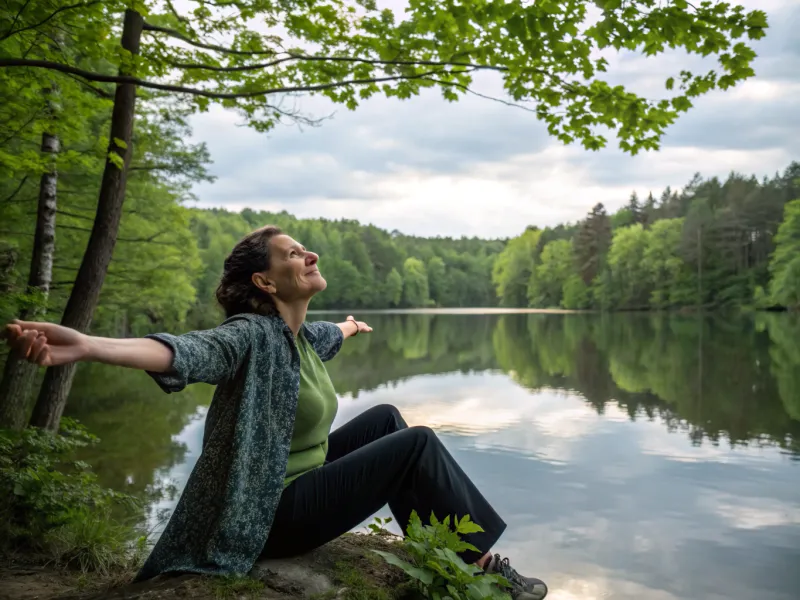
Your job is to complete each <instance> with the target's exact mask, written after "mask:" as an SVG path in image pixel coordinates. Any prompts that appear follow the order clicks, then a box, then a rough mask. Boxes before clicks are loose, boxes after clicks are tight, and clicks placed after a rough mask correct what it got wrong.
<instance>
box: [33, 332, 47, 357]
mask: <svg viewBox="0 0 800 600" xmlns="http://www.w3.org/2000/svg"><path fill="white" fill-rule="evenodd" d="M46 346H47V337H45V335H44V334H41V335H39V336H38V337H37V338H36V340H35V341H34V342H33V344H32V345H31V351H30V354H29V355H28V360H29V361H31V362H35V363H38V362H39V357H40V356H41V354H42V351H43V350H44V349H45V347H46Z"/></svg>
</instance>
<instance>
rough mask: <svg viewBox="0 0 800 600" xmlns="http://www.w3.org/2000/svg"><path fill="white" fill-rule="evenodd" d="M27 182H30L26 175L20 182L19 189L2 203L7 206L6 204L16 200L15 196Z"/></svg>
mask: <svg viewBox="0 0 800 600" xmlns="http://www.w3.org/2000/svg"><path fill="white" fill-rule="evenodd" d="M26 181H28V176H27V175H25V177H23V178H22V181H20V182H19V185H18V186H17V188H16V189H15V190H14V191H13V192H11V195H10V196H8V197H7V198H6V199H5V200H3V201H2V202H3V204H5V203H6V202H11V201H12V200H13V199H14V196H16V195H17V194H19V191H20V190H21V189H22V186H23V185H25V182H26Z"/></svg>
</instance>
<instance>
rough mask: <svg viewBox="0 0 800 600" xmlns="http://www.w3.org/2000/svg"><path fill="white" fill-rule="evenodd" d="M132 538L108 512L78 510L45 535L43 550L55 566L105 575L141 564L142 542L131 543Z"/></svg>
mask: <svg viewBox="0 0 800 600" xmlns="http://www.w3.org/2000/svg"><path fill="white" fill-rule="evenodd" d="M134 537H135V533H134V530H133V529H132V528H131V527H130V526H128V525H125V524H122V523H119V522H117V521H115V520H113V519H112V517H111V515H110V514H109V513H108V512H106V511H102V512H100V513H94V514H93V513H92V512H91V511H89V510H88V509H79V510H75V511H71V513H70V515H69V518H68V519H66V520H65V523H64V524H63V525H60V526H58V527H56V528H54V529H51V530H49V531H48V532H47V533H46V534H45V535H44V540H43V547H44V550H45V551H46V552H47V553H48V554H49V555H50V556H52V558H53V560H54V561H55V563H56V564H57V565H60V566H66V567H70V568H75V567H77V568H78V569H80V571H81V572H82V573H88V572H94V573H98V574H100V575H103V576H108V575H109V574H110V573H111V572H112V571H119V570H131V569H134V568H136V567H138V566H139V565H140V564H141V559H142V558H143V555H144V551H145V548H144V543H143V541H140V543H139V544H132V539H133V538H134Z"/></svg>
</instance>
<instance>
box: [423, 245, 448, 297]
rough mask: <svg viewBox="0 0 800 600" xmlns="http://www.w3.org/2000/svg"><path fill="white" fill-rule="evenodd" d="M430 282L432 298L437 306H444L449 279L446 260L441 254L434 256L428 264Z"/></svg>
mask: <svg viewBox="0 0 800 600" xmlns="http://www.w3.org/2000/svg"><path fill="white" fill-rule="evenodd" d="M426 268H427V271H428V284H429V287H430V291H431V300H433V302H434V304H435V305H436V306H442V305H443V304H444V300H445V298H446V291H447V288H446V286H447V281H446V279H445V276H446V271H447V269H446V267H445V264H444V261H443V260H442V259H441V258H440V257H439V256H433V257H431V259H430V260H429V261H428V264H427V267H426Z"/></svg>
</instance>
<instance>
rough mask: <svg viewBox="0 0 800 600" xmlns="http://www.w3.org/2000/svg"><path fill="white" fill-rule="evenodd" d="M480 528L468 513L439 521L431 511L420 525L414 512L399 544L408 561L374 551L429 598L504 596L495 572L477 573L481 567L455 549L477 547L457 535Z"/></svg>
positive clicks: (482, 599)
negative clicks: (427, 519) (428, 518)
mask: <svg viewBox="0 0 800 600" xmlns="http://www.w3.org/2000/svg"><path fill="white" fill-rule="evenodd" d="M480 531H483V529H482V528H481V527H480V526H479V525H477V524H476V523H473V522H472V521H471V520H470V518H469V515H465V516H463V517H462V518H461V519H460V520H459V519H458V518H457V517H456V518H453V520H452V526H451V518H450V516H447V517H445V518H444V520H443V521H439V520H438V519H437V518H436V516H435V515H433V514H431V520H430V524H429V525H423V524H422V521H421V519H420V518H419V516H418V515H417V513H416V512H412V514H411V518H410V520H409V525H408V530H407V532H406V537H405V538H404V540H403V548H404V549H405V550H406V551H407V552H408V554H409V555H410V557H411V562H408V561H406V560H404V559H402V558H400V557H398V556H397V555H396V554H393V553H391V552H385V551H379V550H374V552H375V553H377V554H378V555H380V556H381V557H383V559H384V560H385V561H386V562H387V563H389V564H391V565H394V566H396V567H399V568H400V569H402V570H403V571H404V572H405V573H406V574H407V575H408V576H409V577H410V578H411V579H412V580H414V582H415V583H416V584H417V586H418V587H419V589H420V590H421V591H422V592H423V594H424V595H425V597H426V598H430V599H431V600H485V599H497V600H501V599H507V598H509V596H508V594H507V593H506V592H504V591H503V587H504V586H507V585H508V583H507V582H506V581H505V579H503V578H502V577H500V576H498V575H481V576H479V577H478V576H477V575H479V574H480V573H481V572H482V571H481V569H480V568H479V567H477V566H475V565H468V564H466V563H465V562H464V561H463V560H462V559H461V557H459V556H458V553H459V552H464V551H466V550H473V551H477V548H475V546H473V545H472V544H470V543H468V542H465V541H464V540H462V539H461V536H462V535H467V534H470V533H477V532H480Z"/></svg>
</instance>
